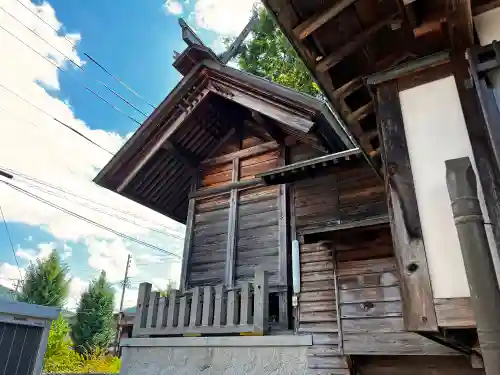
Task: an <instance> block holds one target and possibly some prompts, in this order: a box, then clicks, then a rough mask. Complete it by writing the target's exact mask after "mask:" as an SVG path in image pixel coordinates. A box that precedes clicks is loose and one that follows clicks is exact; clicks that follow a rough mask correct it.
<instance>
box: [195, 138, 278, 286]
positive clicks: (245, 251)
mask: <svg viewBox="0 0 500 375" xmlns="http://www.w3.org/2000/svg"><path fill="white" fill-rule="evenodd" d="M263 143H264V142H263V141H262V140H260V139H258V138H255V137H252V136H248V137H244V138H243V139H242V140H240V139H238V137H237V136H236V135H235V136H234V137H232V138H230V139H229V140H228V141H227V143H226V144H225V145H223V146H222V147H221V148H220V149H219V150H217V152H216V153H215V154H214V155H213V156H212V158H211V160H212V162H207V163H206V164H205V166H204V168H203V170H202V175H201V184H200V189H210V188H216V187H219V188H222V189H223V188H224V185H227V184H229V183H231V182H235V181H234V180H235V179H236V182H237V181H245V180H251V179H253V178H254V177H255V175H256V174H258V173H261V172H265V171H267V170H269V169H272V168H275V167H276V166H277V165H278V163H280V162H281V161H280V160H281V157H282V153H281V151H280V149H279V147H278V146H277V145H276V146H275V147H274V148H273V147H268V148H269V150H267V151H265V152H258V153H255V154H253V153H252V152H249V153H248V155H247V154H245V155H244V156H241V155H242V151H243V152H244V151H245V150H251V149H252V148H253V147H255V146H259V145H262V144H263ZM238 153H239V155H240V156H239V157H237V156H235V157H232V155H233V154H235V155H236V154H238ZM235 163H236V164H235ZM234 165H236V166H237V167H236V168H237V173H234V171H233V166H234ZM223 190H224V189H223ZM233 190H237V191H235V192H233V200H234V202H233V205H231V202H230V201H231V191H230V189H226V190H224V191H223V192H222V193H221V192H218V193H217V194H216V195H212V196H208V197H204V198H197V199H196V209H195V219H194V224H193V227H194V229H193V239H192V245H191V256H190V258H189V264H188V266H187V280H188V283H187V284H188V287H194V286H205V285H216V284H219V283H224V282H225V281H226V280H225V276H226V275H225V267H226V259H227V255H228V253H227V251H228V240H229V231H230V230H231V228H230V227H229V225H228V224H229V217H230V211H231V210H234V213H233V214H234V217H235V219H234V220H232V222H233V223H234V236H231V241H234V243H235V247H234V272H233V278H234V279H233V281H232V282H234V283H235V284H237V285H238V284H240V283H241V282H243V281H249V280H251V279H253V277H254V274H255V269H256V268H257V267H261V268H263V269H264V270H266V271H268V272H269V277H270V280H269V284H270V286H271V287H275V286H277V285H278V284H279V281H278V276H279V275H278V271H279V261H280V243H279V233H280V227H279V217H280V214H279V204H278V198H279V194H278V193H279V187H277V186H268V187H266V186H253V187H245V188H242V189H233ZM235 193H236V194H235ZM231 207H232V208H231ZM284 251H286V249H284ZM284 272H286V270H284Z"/></svg>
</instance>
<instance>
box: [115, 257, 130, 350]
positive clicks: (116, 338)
mask: <svg viewBox="0 0 500 375" xmlns="http://www.w3.org/2000/svg"><path fill="white" fill-rule="evenodd" d="M131 260H132V256H131V255H130V254H129V255H128V256H127V265H126V266H125V276H124V277H123V285H122V298H121V299H120V310H119V311H118V321H117V322H116V336H115V355H116V356H117V357H118V349H119V347H120V322H121V321H122V310H123V300H124V299H125V289H126V288H127V284H128V269H129V268H130V261H131Z"/></svg>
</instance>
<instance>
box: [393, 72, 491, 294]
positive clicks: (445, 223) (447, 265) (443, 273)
mask: <svg viewBox="0 0 500 375" xmlns="http://www.w3.org/2000/svg"><path fill="white" fill-rule="evenodd" d="M400 100H401V109H402V112H403V119H404V124H405V133H406V138H407V142H408V149H409V150H408V151H409V155H410V163H411V167H412V171H413V178H414V182H415V191H416V195H417V201H418V209H419V212H420V220H421V223H422V232H423V237H424V243H425V250H426V254H427V261H428V264H429V272H430V277H431V283H432V290H433V293H434V298H454V297H468V296H469V295H470V292H469V287H468V283H467V277H466V274H465V267H464V263H463V258H462V254H461V249H460V243H459V241H458V235H457V231H456V228H455V224H454V222H453V215H452V211H451V206H450V198H449V195H448V189H447V186H446V168H445V164H444V162H445V160H447V159H454V158H459V157H464V156H468V157H470V158H471V160H472V161H474V158H473V155H472V147H471V144H470V140H469V136H468V133H467V130H466V126H465V119H464V116H463V112H462V107H461V104H460V99H459V96H458V92H457V88H456V85H455V79H454V77H452V76H450V77H447V78H443V79H440V80H437V81H433V82H431V83H427V84H425V85H421V86H418V87H414V88H411V89H408V90H404V91H402V92H400ZM478 186H479V190H480V191H479V195H480V200H481V203H482V208H483V214H484V215H485V219H486V221H489V218H488V216H487V212H486V209H485V206H484V199H482V192H481V188H480V185H479V182H478ZM488 229H490V228H488ZM489 232H490V233H489V239H490V246H494V241H493V236H492V233H491V230H490V231H489ZM494 254H495V256H496V249H495V252H494ZM496 260H498V259H496ZM496 263H497V265H498V262H496ZM497 274H498V272H497Z"/></svg>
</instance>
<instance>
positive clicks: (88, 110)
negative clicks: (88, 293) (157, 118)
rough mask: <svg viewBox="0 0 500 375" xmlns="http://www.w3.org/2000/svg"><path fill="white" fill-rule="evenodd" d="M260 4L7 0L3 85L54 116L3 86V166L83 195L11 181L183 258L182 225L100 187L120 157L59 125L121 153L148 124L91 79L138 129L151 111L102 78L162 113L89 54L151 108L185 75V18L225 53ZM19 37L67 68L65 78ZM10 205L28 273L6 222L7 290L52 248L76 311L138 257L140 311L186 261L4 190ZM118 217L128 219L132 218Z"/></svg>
mask: <svg viewBox="0 0 500 375" xmlns="http://www.w3.org/2000/svg"><path fill="white" fill-rule="evenodd" d="M255 2H256V1H255V0H241V1H238V2H235V1H229V0H179V1H177V0H166V1H163V0H147V1H139V0H121V1H119V2H118V1H111V0H107V1H102V0H49V1H48V2H45V3H40V2H36V3H32V2H30V1H29V0H0V6H1V7H2V8H3V9H0V26H1V28H0V43H1V45H2V49H3V50H4V51H9V54H8V56H6V55H5V54H2V59H1V60H0V85H2V86H4V87H5V88H7V89H9V90H11V91H14V92H15V93H17V94H18V95H20V96H21V97H23V98H24V99H26V100H27V101H29V102H30V103H32V104H35V105H36V106H37V107H39V108H42V109H43V110H44V111H45V112H47V113H48V114H49V115H50V116H46V115H45V114H43V113H41V112H40V111H39V110H37V109H35V108H33V107H32V106H30V105H29V104H26V102H23V101H22V100H20V99H19V98H18V97H16V96H14V95H12V93H9V92H8V91H6V90H5V89H2V88H1V87H0V131H1V132H2V134H3V136H2V137H1V138H0V168H1V167H4V168H11V169H14V170H15V171H16V172H21V173H23V174H25V175H27V176H29V177H35V178H37V179H39V180H42V181H44V182H48V183H50V184H52V185H53V186H55V187H60V188H63V189H64V190H65V191H70V192H73V193H75V194H76V196H77V197H75V196H72V195H68V194H65V193H61V191H58V190H54V189H53V188H50V187H47V185H39V184H38V186H37V184H36V183H33V180H28V179H26V178H23V177H22V176H20V175H19V174H17V173H15V174H14V175H15V178H14V180H12V181H11V183H13V184H14V185H15V186H18V187H20V188H22V189H25V190H27V191H29V192H31V193H32V194H36V195H37V196H39V197H41V198H43V199H46V200H48V201H50V202H52V203H55V204H57V205H60V206H62V207H64V208H65V209H68V210H71V211H73V212H76V213H77V214H79V215H82V216H84V217H87V218H89V219H90V220H93V221H96V222H98V223H101V224H104V225H107V226H109V227H111V228H113V229H115V230H117V231H119V232H122V233H125V234H127V235H129V236H132V237H134V238H138V239H140V240H142V241H145V242H148V243H150V244H153V245H155V246H158V247H160V248H161V249H165V250H167V251H169V252H172V253H175V254H181V253H182V235H183V230H184V228H183V226H182V225H180V224H178V223H175V222H173V221H172V220H170V219H168V218H165V217H163V216H161V215H159V214H157V213H154V212H151V211H150V210H148V209H146V208H143V207H140V206H138V205H137V204H134V203H133V202H130V201H128V200H125V199H123V198H121V197H119V196H117V195H115V194H112V193H110V192H107V191H105V190H104V189H101V188H98V187H96V186H95V185H93V184H92V183H91V179H92V178H93V177H94V176H95V175H96V173H97V172H98V171H99V170H100V168H102V167H103V166H104V165H105V164H106V162H107V161H108V160H109V157H110V155H108V154H107V153H105V152H103V151H102V150H100V149H98V148H97V147H95V146H93V145H91V144H89V143H88V142H86V141H84V140H83V139H81V138H79V137H78V136H76V135H74V134H73V133H71V132H69V131H68V130H66V129H64V128H63V127H62V126H61V125H60V124H58V123H57V122H56V121H54V119H53V118H57V119H58V120H61V121H63V122H64V123H67V124H69V125H70V126H72V127H74V128H76V129H78V130H79V131H80V132H82V133H84V134H85V135H86V136H87V137H89V138H91V139H92V140H94V141H95V142H97V143H98V144H100V145H102V146H103V147H105V148H106V149H108V150H112V151H113V152H115V151H116V150H118V149H119V147H120V146H121V145H122V144H123V142H124V141H125V140H126V139H127V137H128V136H130V134H131V133H132V132H134V131H135V130H136V129H137V127H138V124H137V123H135V122H134V121H132V120H130V119H129V118H127V117H126V116H123V115H122V114H120V113H118V112H117V111H116V110H114V109H113V108H111V107H110V106H109V105H108V104H106V103H104V102H103V101H102V100H100V99H98V98H96V97H95V96H94V95H92V94H91V93H89V92H88V91H86V90H85V89H84V88H83V86H82V83H83V84H85V85H88V86H89V87H91V88H92V89H93V90H95V91H96V92H98V93H99V95H102V96H103V97H104V98H105V99H106V100H108V101H110V102H112V103H114V104H115V105H116V106H117V107H119V108H120V109H121V110H123V111H124V112H126V113H127V114H129V115H130V116H132V117H134V118H136V119H137V120H138V121H139V122H142V121H143V120H144V118H145V117H144V115H142V114H140V113H139V112H137V111H136V110H134V109H133V108H131V107H129V106H128V105H127V104H125V103H124V102H122V101H121V100H120V99H118V98H117V97H115V96H114V95H112V94H111V93H110V92H109V91H107V90H106V89H104V88H103V87H102V86H99V85H98V84H96V79H98V80H100V81H102V82H104V83H105V84H106V85H108V86H109V87H111V88H112V89H113V90H116V91H117V92H119V94H120V95H122V96H123V97H124V98H125V99H127V100H128V101H130V102H131V103H133V105H134V106H136V107H137V108H138V109H139V110H141V111H142V112H144V113H146V114H149V113H150V112H151V111H152V108H151V107H150V106H148V105H147V104H146V103H144V102H143V101H142V100H141V99H139V98H137V97H136V96H134V95H133V94H132V93H131V92H129V91H127V90H126V89H124V88H123V87H122V86H120V85H119V84H118V83H117V82H116V81H114V80H113V79H111V78H110V77H109V76H107V75H106V74H104V73H103V72H102V71H101V70H100V69H99V68H97V67H96V66H95V65H94V64H93V63H91V62H90V61H89V59H88V58H87V57H86V56H85V55H84V53H88V54H89V55H91V56H92V57H93V58H95V59H96V60H98V61H99V63H101V64H102V65H103V66H105V67H106V68H107V69H108V70H109V71H111V72H112V73H113V74H115V75H116V76H118V77H120V78H121V79H122V80H123V81H125V82H126V83H127V85H129V86H130V87H132V88H133V89H134V90H135V91H137V92H138V93H139V94H140V95H142V96H143V97H144V98H145V99H146V100H147V101H148V102H149V103H151V104H153V105H157V104H159V103H160V102H161V100H163V98H164V97H165V96H166V95H167V94H168V93H169V91H170V90H171V89H172V88H173V86H174V85H175V84H176V83H177V82H178V81H179V79H180V78H181V77H180V75H179V73H178V72H177V71H176V70H175V69H174V68H173V67H172V66H171V64H172V61H173V58H172V56H173V52H174V50H175V51H178V52H181V51H182V50H183V49H184V48H185V45H184V42H183V41H182V39H181V37H180V27H179V26H178V17H179V16H182V17H183V18H184V19H185V20H186V21H187V22H188V23H189V24H190V25H191V26H192V27H193V28H194V29H195V30H196V31H197V33H198V35H199V36H200V37H201V38H202V39H203V40H204V41H205V43H207V44H208V45H209V46H211V47H213V48H214V49H215V50H217V51H220V50H221V42H220V40H221V37H224V36H233V35H236V34H237V33H238V32H239V30H241V29H242V28H243V27H244V25H245V23H246V22H247V20H248V18H249V17H250V12H251V9H252V6H253V4H254V3H255ZM20 3H22V4H24V7H23V6H22V5H21V4H20ZM26 8H28V9H29V10H31V11H32V12H34V13H36V14H37V15H38V16H39V17H41V18H42V19H43V20H44V21H46V22H48V23H49V24H50V25H51V26H52V27H53V28H55V29H56V30H58V32H57V33H56V32H54V31H53V30H52V29H51V28H50V27H48V26H47V25H45V24H44V23H43V22H41V21H40V20H39V19H38V18H36V17H35V16H34V15H33V14H32V13H30V12H29V11H28V10H27V9H26ZM5 11H7V12H9V13H10V14H11V15H13V16H14V17H16V18H17V19H18V20H19V21H21V22H22V23H23V24H24V25H26V26H27V27H28V28H29V29H31V30H33V31H34V33H33V32H31V31H29V30H28V29H26V28H24V27H23V26H22V25H21V24H20V23H19V22H17V21H16V20H15V19H13V17H11V16H10V15H8V14H7V13H6V12H5ZM5 30H7V31H8V32H6V31H5ZM9 33H11V34H14V35H15V36H16V37H17V38H19V39H21V40H22V41H23V42H24V43H26V44H28V45H29V46H30V47H31V48H33V49H35V50H36V51H38V53H39V54H40V55H42V56H45V57H46V58H48V59H50V60H51V61H52V62H53V63H54V64H55V65H57V66H60V67H62V69H64V70H65V72H60V71H58V70H57V68H56V67H55V66H54V65H52V64H51V63H49V62H47V61H46V60H44V58H43V57H41V56H39V55H37V54H36V53H34V52H33V51H32V50H30V49H29V48H27V47H26V46H25V45H23V44H22V43H21V42H19V40H16V39H15V38H14V37H12V35H9ZM36 34H38V36H37V35H36ZM41 38H43V39H45V40H46V41H47V42H48V43H45V42H44V41H43V40H42V39H41ZM68 39H69V40H70V41H71V43H69V42H68ZM72 43H73V44H75V45H76V49H74V48H73V47H72ZM55 48H57V49H58V50H59V51H61V52H62V53H63V54H59V53H58V52H57V51H56V50H55ZM68 57H69V58H71V59H72V60H73V61H75V62H76V63H77V64H79V65H81V66H83V67H84V69H85V72H82V71H81V70H78V69H76V68H75V67H74V66H72V64H71V63H70V62H69V61H68ZM0 180H2V179H1V178H0ZM82 197H83V198H84V199H90V200H91V201H92V202H90V203H89V201H88V200H82ZM0 205H1V207H2V209H3V212H4V214H5V217H6V219H7V223H8V229H9V231H10V235H11V238H12V243H13V247H14V252H15V253H16V254H17V260H18V262H19V265H20V268H19V269H18V268H17V265H16V262H15V259H14V255H13V251H12V248H11V245H10V242H9V240H8V237H7V235H6V230H5V227H4V226H3V223H0V224H2V226H1V227H0V284H2V285H5V286H12V285H13V284H14V283H15V282H16V280H17V279H19V277H20V275H22V274H23V272H24V269H25V268H26V267H27V265H28V264H29V262H30V261H34V260H35V259H37V258H44V257H46V256H47V255H48V254H49V253H50V250H51V249H54V248H55V249H57V250H58V251H59V252H60V254H61V256H62V257H63V259H64V260H65V262H66V263H67V264H68V265H69V267H70V269H71V276H72V277H73V281H72V284H71V298H70V301H69V304H68V306H69V307H70V308H73V307H74V306H75V304H76V300H77V297H78V295H79V293H80V292H81V291H82V289H84V288H85V287H86V285H87V283H88V281H89V280H90V279H91V278H92V277H94V276H95V275H97V273H98V272H99V271H100V270H101V269H105V270H106V271H107V273H108V276H109V278H110V279H111V281H112V282H113V283H116V284H117V282H118V280H119V279H120V277H121V275H122V274H123V271H124V268H125V262H126V258H127V255H128V254H131V255H132V259H133V262H132V268H131V275H132V288H131V289H130V290H129V291H128V292H127V296H126V302H125V304H126V305H131V304H133V302H134V300H135V298H136V292H137V289H136V288H137V285H138V283H139V282H141V281H150V282H153V284H154V285H156V286H158V287H162V286H164V285H165V284H166V282H167V280H169V279H173V280H177V279H178V277H179V272H180V262H179V260H178V259H176V258H172V257H168V256H166V255H165V254H164V253H162V252H159V251H155V250H152V249H148V248H146V247H144V246H142V245H139V244H136V243H134V242H132V241H130V240H126V239H123V238H120V237H118V236H116V235H114V234H111V233H109V232H106V231H103V230H102V229H99V228H96V227H95V226H92V225H90V224H88V223H85V222H83V221H81V220H78V219H76V218H73V217H71V216H68V215H67V214H65V213H62V212H60V211H57V210H55V209H54V208H51V207H49V206H46V205H44V204H42V203H40V202H37V201H35V200H33V199H31V198H29V197H28V196H26V195H24V194H22V193H19V192H18V191H15V190H13V189H12V188H10V187H8V186H6V185H5V184H0ZM96 210H98V211H100V212H97V211H96ZM117 210H118V211H117ZM125 211H126V213H125ZM103 212H105V213H107V214H104V213H103ZM116 216H121V217H126V219H127V220H128V221H127V222H125V221H123V220H120V219H118V218H117V217H116ZM130 220H132V221H133V222H135V224H131V223H130V222H129V221H130Z"/></svg>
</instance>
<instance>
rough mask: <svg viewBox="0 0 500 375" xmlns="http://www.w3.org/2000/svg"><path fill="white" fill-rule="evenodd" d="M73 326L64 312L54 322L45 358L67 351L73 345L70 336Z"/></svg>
mask: <svg viewBox="0 0 500 375" xmlns="http://www.w3.org/2000/svg"><path fill="white" fill-rule="evenodd" d="M70 331H71V328H70V327H69V324H68V322H67V321H66V319H64V317H63V316H62V314H59V317H58V318H57V319H56V320H54V321H53V322H52V326H51V327H50V333H49V339H48V341H47V350H46V351H45V358H50V357H53V356H54V355H57V354H59V353H61V352H65V351H67V350H68V348H70V347H71V345H72V342H71V339H70V337H69V333H70Z"/></svg>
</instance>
